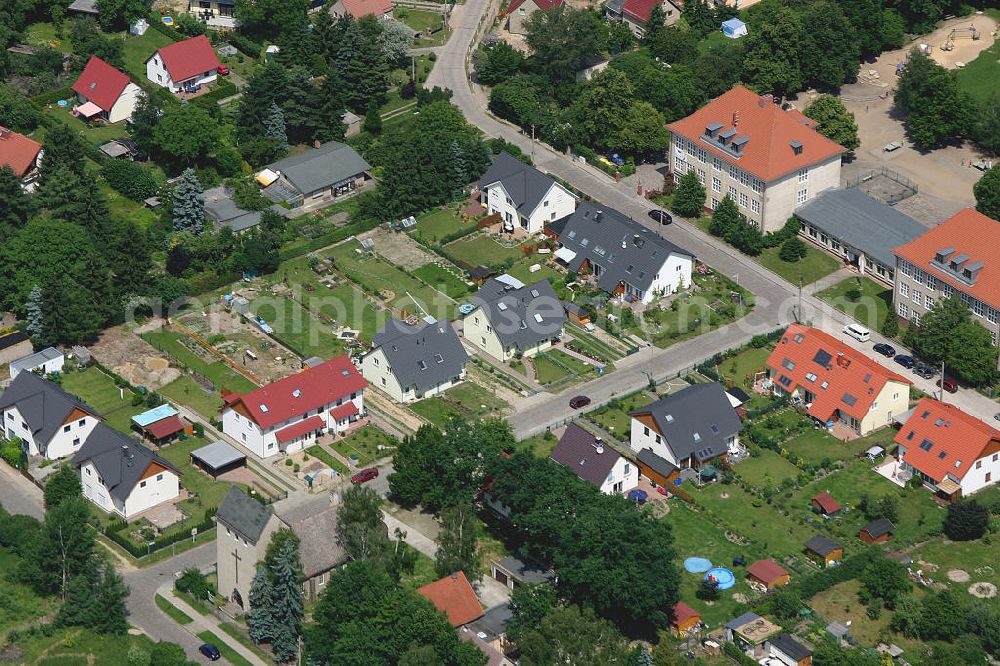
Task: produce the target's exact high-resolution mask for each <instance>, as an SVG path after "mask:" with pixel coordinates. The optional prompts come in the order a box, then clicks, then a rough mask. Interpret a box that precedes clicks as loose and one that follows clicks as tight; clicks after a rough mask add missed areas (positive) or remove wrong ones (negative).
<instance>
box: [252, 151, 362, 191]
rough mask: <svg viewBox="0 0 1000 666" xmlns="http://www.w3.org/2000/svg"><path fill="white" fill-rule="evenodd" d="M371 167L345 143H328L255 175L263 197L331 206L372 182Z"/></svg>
mask: <svg viewBox="0 0 1000 666" xmlns="http://www.w3.org/2000/svg"><path fill="white" fill-rule="evenodd" d="M371 169H372V166H371V165H370V164H368V162H366V161H365V159H364V158H363V157H361V155H359V154H358V153H357V151H355V150H354V149H353V148H351V147H350V146H348V145H347V144H343V143H340V142H338V141H328V142H326V143H324V144H321V145H320V146H318V147H316V148H310V149H309V150H306V151H305V152H302V153H299V154H297V155H290V156H289V157H286V158H284V159H281V160H278V161H277V162H274V163H272V164H269V165H267V168H266V169H264V170H263V171H261V172H259V173H258V174H257V182H258V183H260V184H261V185H262V186H263V188H264V189H263V190H262V192H263V194H264V196H265V197H267V198H268V199H270V200H271V201H274V202H275V203H282V202H285V203H289V204H291V205H293V206H296V207H298V206H301V205H306V204H322V203H332V202H333V201H336V200H338V199H342V198H344V197H347V196H350V195H352V194H355V193H357V192H359V191H361V190H362V189H363V188H364V187H365V186H366V185H368V184H369V183H372V182H373V181H374V178H373V177H372V175H371Z"/></svg>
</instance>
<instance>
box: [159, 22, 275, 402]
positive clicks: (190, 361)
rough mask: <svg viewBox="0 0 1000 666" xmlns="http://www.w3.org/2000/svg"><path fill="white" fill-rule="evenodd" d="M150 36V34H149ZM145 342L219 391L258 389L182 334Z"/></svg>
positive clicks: (164, 333) (163, 334) (161, 333)
mask: <svg viewBox="0 0 1000 666" xmlns="http://www.w3.org/2000/svg"><path fill="white" fill-rule="evenodd" d="M147 34H148V33H147ZM140 337H141V338H142V339H143V340H145V341H146V342H148V343H149V344H151V345H153V346H154V347H156V348H157V349H160V350H162V351H164V352H166V353H167V354H169V355H170V356H172V357H173V358H174V360H175V361H177V362H178V363H179V364H181V365H183V366H185V367H187V368H191V369H192V370H194V371H195V372H197V373H198V374H200V375H202V376H204V377H207V378H208V380H209V381H211V382H212V383H213V384H215V387H216V388H217V389H220V390H221V389H222V388H226V389H228V390H230V391H235V392H237V393H246V392H249V391H252V390H254V389H255V388H257V386H256V384H254V383H253V382H252V381H250V380H249V379H247V378H246V377H244V376H243V375H241V374H240V373H238V372H236V371H235V370H233V369H232V368H230V367H229V366H227V365H226V364H225V363H223V362H222V361H221V360H218V361H215V362H213V363H207V362H205V361H203V360H202V359H201V357H199V356H197V355H195V353H194V352H193V351H191V350H190V349H188V348H187V347H186V346H184V345H183V344H181V342H180V340H181V338H185V337H186V336H184V335H182V334H181V333H176V332H174V331H167V330H163V329H161V330H156V331H149V332H146V333H143V334H142V335H141V336H140Z"/></svg>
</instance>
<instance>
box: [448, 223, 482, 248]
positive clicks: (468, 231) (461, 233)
mask: <svg viewBox="0 0 1000 666" xmlns="http://www.w3.org/2000/svg"><path fill="white" fill-rule="evenodd" d="M477 231H479V227H467V228H465V229H458V230H457V231H453V232H451V233H450V234H445V235H444V236H443V237H442V238H441V240H440V241H439V242H440V244H441V245H447V244H448V243H452V242H454V241H457V240H458V239H460V238H465V237H466V236H470V235H472V234H474V233H476V232H477Z"/></svg>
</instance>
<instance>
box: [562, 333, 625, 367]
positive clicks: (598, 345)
mask: <svg viewBox="0 0 1000 666" xmlns="http://www.w3.org/2000/svg"><path fill="white" fill-rule="evenodd" d="M565 331H566V333H567V334H568V335H569V336H570V337H571V338H572V339H571V340H570V341H569V342H567V343H566V346H567V347H569V348H570V349H572V350H573V351H576V352H579V353H581V354H584V355H586V356H590V357H592V358H595V359H598V360H600V361H603V362H605V363H609V362H611V361H617V360H618V359H620V358H622V357H623V356H624V354H623V353H621V352H620V351H619V350H618V349H617V348H615V347H612V346H611V345H610V344H608V343H607V342H604V341H603V340H601V339H599V338H598V337H597V336H595V335H591V334H590V333H587V332H586V331H584V330H583V329H582V328H580V327H579V326H576V325H574V324H569V325H567V326H566V328H565Z"/></svg>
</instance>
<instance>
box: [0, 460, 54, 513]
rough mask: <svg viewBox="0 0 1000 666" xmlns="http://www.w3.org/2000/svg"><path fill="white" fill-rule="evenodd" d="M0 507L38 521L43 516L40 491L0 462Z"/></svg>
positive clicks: (43, 507)
mask: <svg viewBox="0 0 1000 666" xmlns="http://www.w3.org/2000/svg"><path fill="white" fill-rule="evenodd" d="M0 505H3V508H4V509H6V510H7V511H8V512H9V513H19V514H23V515H26V516H31V517H32V518H37V519H38V520H41V519H42V518H43V517H44V516H45V502H44V501H43V500H42V491H41V489H40V488H39V487H38V486H36V485H35V484H33V483H32V482H31V481H28V480H27V479H26V478H24V477H23V476H21V475H20V474H19V473H18V472H17V470H15V469H14V468H13V467H11V466H10V465H8V464H7V463H5V462H0Z"/></svg>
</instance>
